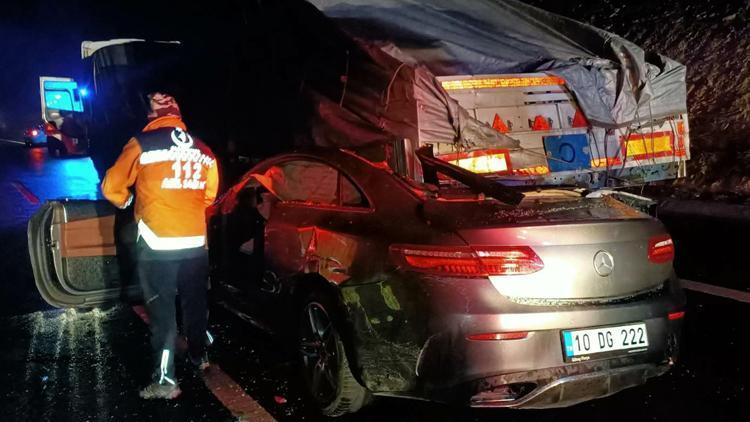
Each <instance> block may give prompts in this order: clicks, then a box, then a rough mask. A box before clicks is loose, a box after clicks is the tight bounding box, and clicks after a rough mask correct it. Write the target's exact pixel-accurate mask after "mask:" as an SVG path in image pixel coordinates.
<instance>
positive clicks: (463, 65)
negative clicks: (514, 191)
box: [310, 0, 687, 147]
mask: <svg viewBox="0 0 750 422" xmlns="http://www.w3.org/2000/svg"><path fill="white" fill-rule="evenodd" d="M310 2H311V3H313V4H314V5H315V6H316V7H317V8H318V9H319V10H321V11H322V12H323V14H325V15H326V16H327V17H329V18H332V19H334V20H335V21H336V22H337V24H338V25H339V26H340V27H341V28H342V29H343V30H344V32H345V33H347V34H349V35H350V36H351V37H353V38H354V39H355V40H356V41H357V42H358V43H359V44H360V45H363V46H366V47H364V48H365V50H367V49H368V48H369V49H370V50H373V49H375V48H377V49H379V50H380V51H381V52H385V53H387V54H388V55H389V56H391V57H392V58H395V59H396V60H397V61H398V62H400V63H402V64H404V65H405V66H407V67H408V68H409V69H408V70H403V69H401V68H400V67H396V68H394V66H393V65H390V66H386V67H385V69H384V70H385V71H386V73H387V72H388V71H390V72H394V74H393V76H392V78H391V80H390V83H389V84H388V88H387V89H388V91H389V92H388V94H390V91H391V90H393V91H396V89H395V85H398V80H399V79H403V78H405V79H408V80H409V81H410V83H411V85H412V89H413V94H412V95H413V98H415V99H416V101H417V107H419V109H420V110H419V111H418V117H417V122H416V126H417V128H416V130H417V131H418V134H417V137H418V138H419V139H420V140H421V141H429V142H461V143H462V144H464V145H465V146H467V147H476V146H480V145H483V144H487V145H489V144H492V145H503V146H506V147H513V146H517V142H515V141H514V140H512V139H510V138H508V137H507V136H504V135H500V134H499V133H497V132H495V131H492V130H487V129H489V128H488V127H487V126H486V125H484V124H482V123H480V122H477V121H476V120H474V119H473V118H471V117H470V116H468V114H467V113H466V111H465V110H463V109H462V108H461V107H460V106H458V104H457V103H456V102H455V101H453V100H452V99H451V98H450V97H448V95H447V93H446V92H445V91H444V90H443V89H442V87H441V86H440V84H439V83H437V82H436V81H435V80H434V76H449V75H481V74H503V73H526V72H547V73H550V74H554V75H558V76H560V77H562V78H564V79H565V81H566V82H567V84H568V86H569V87H570V88H571V89H572V91H573V92H574V94H575V96H576V99H577V101H578V103H579V104H580V106H581V108H582V109H583V112H584V113H585V114H586V117H587V118H588V120H589V122H591V123H592V124H593V125H595V126H601V127H606V128H613V127H623V126H626V125H629V124H632V123H633V122H641V121H642V122H645V121H648V120H651V119H655V118H659V117H664V116H670V115H675V114H678V113H682V112H685V111H686V110H687V106H686V89H685V67H684V66H683V65H682V64H680V63H678V62H676V61H674V60H671V59H669V58H667V57H665V56H662V55H660V54H656V53H651V52H645V51H644V50H643V49H641V48H640V47H638V46H637V45H635V44H633V43H631V42H629V41H627V40H625V39H623V38H621V37H619V36H617V35H615V34H612V33H609V32H606V31H603V30H600V29H597V28H594V27H592V26H590V25H587V24H583V23H580V22H577V21H574V20H571V19H568V18H565V17H562V16H559V15H555V14H553V13H549V12H546V11H544V10H541V9H538V8H535V7H532V6H529V5H527V4H524V3H521V2H518V1H514V0H472V1H465V0H421V1H420V0H310ZM376 61H378V62H379V63H383V62H384V61H383V60H382V59H381V60H376ZM399 72H400V73H402V74H401V75H396V73H399ZM397 76H398V77H397ZM405 82H406V81H405ZM350 83H351V82H350ZM391 85H394V86H391ZM350 89H351V86H350ZM405 95H406V96H407V97H410V95H409V94H408V93H407V94H405ZM386 96H387V95H386ZM380 97H382V95H381V96H380ZM342 98H343V97H342ZM378 100H379V101H380V100H382V98H378ZM341 104H342V105H343V106H344V108H346V109H347V110H346V113H348V114H349V117H351V118H354V116H363V115H366V114H368V113H372V111H373V110H374V109H373V108H370V109H366V108H367V107H366V106H365V104H366V101H365V102H361V101H360V102H359V103H358V104H354V105H353V106H352V104H348V106H347V105H346V104H345V101H344V100H342V101H341ZM337 105H338V104H337ZM357 106H359V108H358V107H357ZM386 109H387V106H386ZM338 114H339V115H340V113H338ZM329 117H330V116H329ZM391 117H393V118H392V119H390V118H389V116H387V115H382V114H381V115H380V116H379V117H378V119H379V120H373V119H367V118H366V119H365V120H369V121H370V123H372V122H376V124H377V126H378V127H379V128H380V129H385V130H386V131H387V132H391V133H392V134H394V135H396V136H406V135H409V133H403V131H401V133H399V130H396V131H388V127H389V125H391V126H392V125H395V126H398V123H399V120H400V123H404V121H403V119H399V118H398V117H395V116H394V115H391ZM324 119H325V117H324ZM345 119H346V118H345ZM413 120H414V116H411V117H410V118H409V122H407V123H411V124H412V125H411V126H413V125H414V121H413ZM407 126H409V125H408V124H407ZM404 128H405V127H404V126H401V129H404ZM407 132H408V131H407Z"/></svg>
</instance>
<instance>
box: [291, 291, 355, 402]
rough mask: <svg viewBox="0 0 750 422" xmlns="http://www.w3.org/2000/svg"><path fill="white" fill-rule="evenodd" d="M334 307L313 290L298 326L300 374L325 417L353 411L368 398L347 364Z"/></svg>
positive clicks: (304, 306) (305, 303) (305, 304)
mask: <svg viewBox="0 0 750 422" xmlns="http://www.w3.org/2000/svg"><path fill="white" fill-rule="evenodd" d="M334 309H335V308H334V307H333V306H332V303H331V301H330V300H329V299H328V298H327V297H325V296H324V295H321V294H318V293H313V294H311V295H310V296H309V297H308V298H307V300H306V301H305V302H304V305H303V307H302V311H301V314H300V326H299V341H298V345H299V353H300V359H301V365H302V375H303V378H304V380H305V384H306V385H307V388H308V392H309V393H310V395H311V396H312V398H313V399H314V400H315V402H316V403H317V404H318V406H319V407H320V409H321V412H322V413H323V414H324V415H326V416H341V415H344V414H346V413H353V412H356V411H357V410H359V409H360V408H362V406H364V405H365V404H366V403H367V401H368V398H369V392H368V391H367V389H366V388H364V387H363V386H361V385H360V384H359V383H358V382H357V380H356V379H355V378H354V375H353V374H352V371H351V369H350V367H349V361H348V359H347V357H346V352H345V350H344V343H343V341H342V339H341V334H340V331H339V328H338V327H337V323H336V317H335V313H334V312H335V310H334Z"/></svg>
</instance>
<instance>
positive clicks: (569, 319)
mask: <svg viewBox="0 0 750 422" xmlns="http://www.w3.org/2000/svg"><path fill="white" fill-rule="evenodd" d="M670 284H671V283H667V285H666V286H665V289H663V290H662V291H661V292H660V293H658V294H655V295H653V296H651V297H644V298H640V299H637V300H634V301H632V302H628V303H621V304H612V305H591V306H558V307H553V308H550V307H532V308H538V309H537V312H529V309H528V308H529V307H528V306H524V305H518V304H514V305H510V304H508V306H507V312H505V313H498V314H489V315H488V314H482V315H476V314H475V315H469V314H463V315H453V316H451V317H450V318H449V319H448V320H446V325H445V326H444V327H443V330H442V331H441V332H440V334H438V335H436V336H433V337H432V338H431V341H428V342H427V343H426V344H425V347H424V348H423V349H422V354H421V356H420V360H419V362H418V365H417V368H418V374H419V376H420V378H421V379H422V380H423V381H424V385H425V387H426V390H425V392H426V393H427V395H428V396H430V397H434V398H436V399H439V400H443V401H445V400H448V401H450V399H451V398H453V399H454V400H455V399H456V398H459V400H460V401H461V402H463V403H468V404H470V405H471V406H475V407H515V408H547V407H564V406H570V405H574V404H576V403H580V402H582V401H586V400H591V399H595V398H599V397H606V396H608V395H611V394H614V393H616V392H618V391H620V390H623V389H625V388H629V387H633V386H637V385H640V384H643V383H645V382H646V380H647V379H649V378H652V377H655V376H658V375H661V374H663V373H665V372H666V371H667V370H668V369H669V367H670V366H671V365H673V364H674V363H675V362H676V361H677V360H678V358H679V344H680V338H681V331H682V330H681V328H682V321H681V320H676V321H670V320H669V319H668V314H669V313H670V312H673V311H676V310H681V309H683V308H684V304H685V303H684V296H683V295H682V293H681V291H679V288H678V287H677V286H674V285H670ZM635 322H642V323H644V324H645V325H646V329H647V333H648V342H649V346H648V349H647V350H646V351H643V352H638V353H634V354H627V353H624V354H623V355H618V356H615V357H612V356H607V357H597V356H596V355H594V356H592V357H591V358H590V359H589V358H584V359H582V360H581V361H579V362H565V358H564V345H563V340H562V334H561V332H562V331H563V330H570V329H584V328H592V327H604V326H614V325H625V324H630V323H635ZM507 332H528V337H526V338H524V339H520V340H499V341H498V340H490V341H475V340H469V339H468V336H469V335H471V334H481V333H507Z"/></svg>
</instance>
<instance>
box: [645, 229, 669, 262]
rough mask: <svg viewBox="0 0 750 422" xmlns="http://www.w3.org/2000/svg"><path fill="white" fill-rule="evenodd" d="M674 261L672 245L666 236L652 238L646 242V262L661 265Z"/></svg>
mask: <svg viewBox="0 0 750 422" xmlns="http://www.w3.org/2000/svg"><path fill="white" fill-rule="evenodd" d="M672 259H674V243H673V242H672V238H671V237H670V236H669V235H668V234H663V235H658V236H654V237H652V238H651V239H649V241H648V260H649V261H651V262H654V263H656V264H663V263H665V262H669V261H671V260H672Z"/></svg>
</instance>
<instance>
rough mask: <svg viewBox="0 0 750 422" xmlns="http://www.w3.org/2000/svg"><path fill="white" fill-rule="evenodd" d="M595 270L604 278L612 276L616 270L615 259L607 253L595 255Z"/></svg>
mask: <svg viewBox="0 0 750 422" xmlns="http://www.w3.org/2000/svg"><path fill="white" fill-rule="evenodd" d="M594 269H595V270H596V273H597V274H599V275H600V276H602V277H606V276H608V275H610V274H612V271H614V270H615V258H614V257H613V256H612V254H611V253H609V252H607V251H599V252H597V253H596V255H594Z"/></svg>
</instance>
